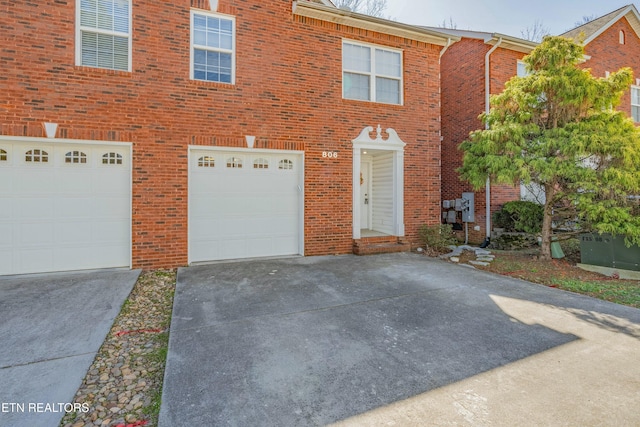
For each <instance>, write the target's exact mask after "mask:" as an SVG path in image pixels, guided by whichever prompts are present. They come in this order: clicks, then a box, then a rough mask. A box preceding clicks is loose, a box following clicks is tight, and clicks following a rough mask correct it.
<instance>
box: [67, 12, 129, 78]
mask: <svg viewBox="0 0 640 427" xmlns="http://www.w3.org/2000/svg"><path fill="white" fill-rule="evenodd" d="M76 6H77V10H78V12H77V24H76V28H77V37H76V40H77V41H76V43H77V47H76V49H77V59H76V61H77V64H78V65H84V66H87V67H96V68H107V69H111V70H122V71H131V0H77V4H76Z"/></svg>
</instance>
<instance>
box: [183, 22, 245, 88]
mask: <svg viewBox="0 0 640 427" xmlns="http://www.w3.org/2000/svg"><path fill="white" fill-rule="evenodd" d="M234 69H235V20H234V19H233V18H232V17H227V16H223V15H219V14H212V13H203V12H197V13H196V12H194V11H192V12H191V78H192V79H195V80H205V81H209V82H219V83H231V84H233V83H234V80H235V76H234V74H235V72H234Z"/></svg>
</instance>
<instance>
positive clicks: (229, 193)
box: [189, 149, 302, 262]
mask: <svg viewBox="0 0 640 427" xmlns="http://www.w3.org/2000/svg"><path fill="white" fill-rule="evenodd" d="M208 155H211V153H210V152H207V151H205V150H198V149H193V150H192V153H191V159H192V162H191V165H190V176H189V260H190V262H200V261H210V260H220V259H235V258H247V257H263V256H277V255H295V254H300V253H301V252H302V250H301V247H300V245H301V241H302V239H301V236H302V203H301V198H302V194H301V191H300V188H301V187H302V178H301V175H300V173H299V172H298V170H295V171H290V170H280V169H278V161H279V160H280V159H282V158H285V157H286V158H289V159H292V160H293V161H294V164H296V165H301V164H302V156H301V155H299V154H298V155H294V154H291V153H286V154H278V153H254V152H244V153H238V152H217V151H216V152H214V156H215V157H216V164H215V167H213V168H211V167H209V168H207V167H198V166H197V163H198V162H197V159H198V158H200V157H204V156H208ZM233 156H236V157H241V158H242V159H243V162H244V163H243V165H244V167H243V168H242V169H229V168H226V159H227V158H229V157H233ZM258 158H259V159H265V160H267V161H268V164H269V168H268V169H259V168H253V162H254V160H255V159H258ZM221 160H222V161H221ZM259 163H262V164H264V162H263V161H262V160H261V161H260V162H259Z"/></svg>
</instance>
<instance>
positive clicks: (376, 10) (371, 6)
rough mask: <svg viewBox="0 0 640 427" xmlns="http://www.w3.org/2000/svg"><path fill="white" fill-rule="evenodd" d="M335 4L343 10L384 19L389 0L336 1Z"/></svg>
mask: <svg viewBox="0 0 640 427" xmlns="http://www.w3.org/2000/svg"><path fill="white" fill-rule="evenodd" d="M333 3H334V4H335V5H336V6H337V7H339V8H341V9H347V10H350V11H352V12H358V13H364V14H365V15H370V16H377V17H379V18H382V17H383V14H384V11H385V10H386V9H387V0H334V1H333Z"/></svg>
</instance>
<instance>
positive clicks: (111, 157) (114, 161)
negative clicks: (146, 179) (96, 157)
mask: <svg viewBox="0 0 640 427" xmlns="http://www.w3.org/2000/svg"><path fill="white" fill-rule="evenodd" d="M102 164H103V165H121V164H122V155H121V154H118V153H105V154H103V155H102Z"/></svg>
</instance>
